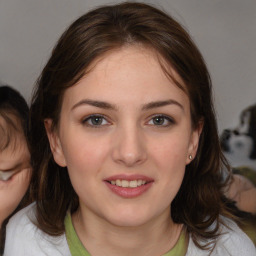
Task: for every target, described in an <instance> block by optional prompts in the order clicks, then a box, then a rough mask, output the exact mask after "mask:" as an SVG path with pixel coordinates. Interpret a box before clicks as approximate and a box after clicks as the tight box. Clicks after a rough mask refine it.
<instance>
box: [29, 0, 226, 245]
mask: <svg viewBox="0 0 256 256" xmlns="http://www.w3.org/2000/svg"><path fill="white" fill-rule="evenodd" d="M133 44H134V45H136V44H140V45H144V46H145V47H150V48H151V49H153V50H155V51H156V52H157V53H158V55H159V57H160V58H159V61H160V62H161V59H163V60H164V61H165V62H166V63H167V64H168V65H169V66H171V67H172V68H174V69H175V70H176V72H177V73H178V74H179V75H180V77H181V78H182V79H183V81H184V83H185V85H186V88H185V91H186V93H187V94H188V96H189V98H190V104H191V117H192V124H193V126H194V128H195V127H197V126H198V125H199V122H200V121H202V120H203V122H204V128H203V131H202V134H201V138H200V142H199V149H198V153H197V155H196V157H195V159H194V160H193V161H192V162H191V164H189V165H188V166H187V167H186V173H185V177H184V180H183V184H182V186H181V188H180V191H179V192H178V194H177V196H176V197H175V199H174V201H173V202H172V207H171V210H172V211H171V215H172V218H173V220H174V222H176V223H184V224H185V225H186V227H187V230H188V232H189V233H190V234H191V235H192V238H193V240H194V242H195V243H196V244H197V245H198V246H199V247H200V248H205V247H206V245H208V244H204V245H205V246H204V245H203V244H202V243H201V244H200V242H203V241H206V240H207V241H208V242H209V240H211V239H212V240H213V241H214V238H216V237H217V236H218V231H219V230H218V229H219V223H220V220H219V215H220V214H224V215H225V214H226V210H225V205H224V201H225V198H224V197H223V196H222V192H221V190H222V187H223V185H224V184H223V180H222V173H221V170H223V169H226V168H227V169H229V168H228V165H227V163H226V161H225V158H224V157H223V155H222V153H221V149H220V145H219V139H218V133H217V127H216V119H215V113H214V108H213V104H212V95H211V80H210V76H209V73H208V70H207V67H206V65H205V62H204V60H203V58H202V56H201V54H200V52H199V51H198V49H197V47H196V46H195V44H194V43H193V41H192V40H191V38H190V36H189V35H188V33H187V32H186V31H185V29H184V28H183V27H182V26H181V25H180V24H179V23H178V22H176V21H175V20H174V19H173V18H172V17H170V16H168V15H167V14H165V13H164V12H162V11H160V10H158V9H156V8H154V7H152V6H149V5H146V4H142V3H122V4H117V5H112V6H104V7H100V8H97V9H95V10H92V11H90V12H89V13H87V14H85V15H83V16H82V17H80V18H79V19H78V20H76V21H75V22H74V23H73V24H72V25H71V26H70V27H69V28H68V29H67V30H66V31H65V32H64V34H63V35H62V36H61V38H60V39H59V41H58V43H57V45H56V47H55V48H54V50H53V52H52V55H51V57H50V59H49V61H48V63H47V64H46V66H45V68H44V69H43V71H42V74H41V76H40V77H39V79H38V81H37V87H36V89H35V92H34V96H33V100H32V106H31V117H30V135H31V144H32V165H33V168H34V170H35V172H34V175H33V178H32V188H33V192H34V196H35V197H36V200H37V220H38V226H39V228H41V229H42V230H43V231H45V232H46V233H48V234H51V235H60V234H62V233H63V232H64V218H65V215H66V211H67V209H68V208H69V207H71V209H72V210H73V211H74V210H75V209H76V208H77V207H78V197H77V195H76V193H75V192H74V189H73V188H72V185H71V182H70V179H69V176H68V173H67V169H66V168H62V167H60V166H58V165H57V164H56V163H55V162H54V160H53V156H52V153H51V150H50V146H49V142H48V139H47V135H46V131H45V129H44V125H43V122H44V119H46V118H51V119H52V120H53V129H54V128H56V127H57V126H58V121H59V115H60V110H61V104H62V98H63V93H64V92H65V90H66V89H67V88H68V87H70V86H73V85H74V84H76V83H77V82H78V81H79V79H81V77H83V76H84V75H86V72H87V71H88V67H89V65H90V64H91V63H92V62H93V61H94V60H95V59H97V58H99V57H100V56H102V55H103V54H105V53H106V52H109V51H110V50H113V49H118V48H120V47H122V46H125V45H133ZM161 65H162V67H163V68H164V65H163V63H162V64H161ZM165 72H166V74H167V75H168V76H170V77H171V78H172V75H171V74H169V73H168V71H167V70H165ZM176 84H177V86H179V87H181V86H180V85H179V84H178V82H177V81H176ZM214 222H215V223H216V225H215V228H213V229H211V230H209V227H210V226H211V225H212V224H213V223H214Z"/></svg>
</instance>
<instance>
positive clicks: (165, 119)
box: [82, 114, 175, 128]
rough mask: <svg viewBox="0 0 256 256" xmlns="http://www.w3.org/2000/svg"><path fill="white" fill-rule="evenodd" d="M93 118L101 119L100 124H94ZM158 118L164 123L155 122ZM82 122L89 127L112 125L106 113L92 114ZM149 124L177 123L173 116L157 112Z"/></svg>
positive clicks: (164, 124)
mask: <svg viewBox="0 0 256 256" xmlns="http://www.w3.org/2000/svg"><path fill="white" fill-rule="evenodd" d="M93 118H99V119H101V121H100V123H99V124H93V123H92V120H93ZM157 118H160V119H161V120H162V121H163V123H160V124H156V123H154V120H156V119H157ZM94 121H95V120H94ZM151 121H152V124H150V122H151ZM89 122H90V123H89ZM104 122H105V123H104ZM166 122H167V124H166ZM102 123H103V124H102ZM82 124H84V125H86V126H88V127H92V128H102V127H103V126H107V125H110V122H109V121H108V120H107V119H106V117H105V116H104V115H99V114H93V115H90V116H88V117H86V118H85V119H83V120H82ZM147 124H148V125H152V126H156V127H169V126H171V125H173V124H175V121H174V119H173V118H171V117H169V116H166V115H162V114H157V115H154V116H152V117H150V119H149V121H148V122H147Z"/></svg>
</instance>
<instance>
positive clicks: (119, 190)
mask: <svg viewBox="0 0 256 256" xmlns="http://www.w3.org/2000/svg"><path fill="white" fill-rule="evenodd" d="M105 183H106V185H107V186H108V187H109V188H110V190H111V191H112V192H114V193H115V194H116V195H118V196H121V197H124V198H134V197H138V196H140V195H142V194H143V193H145V192H146V191H147V190H148V189H149V188H150V187H151V185H152V184H153V182H149V183H147V184H145V185H141V186H139V187H136V188H123V187H119V186H116V185H112V184H111V183H109V182H107V181H105Z"/></svg>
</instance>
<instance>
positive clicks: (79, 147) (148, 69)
mask: <svg viewBox="0 0 256 256" xmlns="http://www.w3.org/2000/svg"><path fill="white" fill-rule="evenodd" d="M30 136H31V144H32V165H33V168H34V169H35V173H34V176H33V178H32V179H33V180H32V191H33V192H34V196H35V197H36V202H35V203H34V204H32V205H31V206H29V207H28V208H26V209H25V210H22V211H21V212H19V213H18V214H17V215H16V216H15V217H13V218H12V220H11V221H10V223H9V224H8V228H7V241H6V251H5V255H6V256H9V255H26V256H27V255H54V256H57V255H67V256H68V255H93V256H97V255H100V256H101V255H106V256H108V255H111V256H113V255H136V256H137V255H138V256H139V255H143V256H144V255H147V256H151V255H152V256H155V255H169V256H170V255H196V256H200V255H209V254H210V253H211V255H222V256H225V255H233V256H234V255H239V256H240V255H246V256H252V255H255V248H254V246H253V244H252V243H251V242H250V240H249V238H248V237H247V236H246V235H245V234H244V233H243V232H242V231H241V230H240V229H239V228H238V227H237V226H236V225H235V224H234V223H233V222H232V221H231V220H229V219H228V218H227V216H231V215H230V214H229V213H228V211H227V209H226V207H225V197H224V196H223V192H222V189H223V187H224V185H226V183H225V182H224V181H223V174H222V171H221V170H226V169H229V168H228V165H227V163H226V161H225V159H224V157H223V155H222V153H221V150H220V146H219V141H218V134H217V128H216V121H215V116H214V109H213V105H212V99H211V82H210V77H209V74H208V71H207V68H206V66H205V63H204V61H203V58H202V56H201V55H200V53H199V51H198V50H197V48H196V46H195V45H194V43H193V42H192V41H191V39H190V37H189V35H188V34H187V32H186V31H185V30H184V29H183V28H182V27H181V26H180V25H179V24H178V23H177V22H176V21H175V20H173V19H172V18H171V17H169V16H168V15H166V14H165V13H163V12H162V11H160V10H157V9H155V8H153V7H151V6H148V5H146V4H140V3H122V4H118V5H113V6H105V7H101V8H98V9H95V10H93V11H91V12H89V13H87V14H85V15H84V16H82V17H81V18H79V19H78V20H77V21H75V22H74V23H73V24H72V25H71V26H70V27H69V28H68V29H67V31H66V32H65V33H64V34H63V35H62V37H61V38H60V40H59V42H58V43H57V45H56V47H55V49H54V50H53V53H52V56H51V57H50V59H49V61H48V63H47V64H46V66H45V68H44V70H43V72H42V74H41V76H40V78H39V80H38V83H37V88H36V91H35V94H34V97H33V101H32V106H31V127H30ZM226 176H227V175H226Z"/></svg>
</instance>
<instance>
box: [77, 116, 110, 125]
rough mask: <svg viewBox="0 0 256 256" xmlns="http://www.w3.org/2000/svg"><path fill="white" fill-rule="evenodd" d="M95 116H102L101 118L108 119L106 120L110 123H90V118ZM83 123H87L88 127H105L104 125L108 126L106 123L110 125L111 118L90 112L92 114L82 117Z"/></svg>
mask: <svg viewBox="0 0 256 256" xmlns="http://www.w3.org/2000/svg"><path fill="white" fill-rule="evenodd" d="M93 117H100V118H102V119H104V120H106V122H107V123H108V124H103V125H102V124H101V125H93V124H88V123H87V121H88V120H90V119H91V118H93ZM82 124H83V125H86V126H88V127H92V128H100V127H103V126H106V125H110V124H111V122H110V121H109V119H108V118H107V117H106V116H105V115H102V114H90V115H88V116H86V117H84V118H83V119H82Z"/></svg>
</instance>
